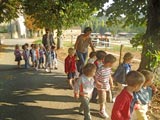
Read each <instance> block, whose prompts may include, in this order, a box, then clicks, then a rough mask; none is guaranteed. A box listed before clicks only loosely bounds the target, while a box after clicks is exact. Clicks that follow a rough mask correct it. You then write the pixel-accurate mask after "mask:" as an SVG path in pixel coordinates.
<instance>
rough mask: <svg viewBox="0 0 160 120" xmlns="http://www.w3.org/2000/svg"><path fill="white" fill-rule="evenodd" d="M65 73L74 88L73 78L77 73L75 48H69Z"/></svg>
mask: <svg viewBox="0 0 160 120" xmlns="http://www.w3.org/2000/svg"><path fill="white" fill-rule="evenodd" d="M65 73H66V74H67V76H68V83H69V85H70V88H71V89H73V80H74V78H75V74H76V57H75V50H74V49H73V48H69V49H68V56H67V57H66V59H65Z"/></svg>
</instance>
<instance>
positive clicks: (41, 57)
mask: <svg viewBox="0 0 160 120" xmlns="http://www.w3.org/2000/svg"><path fill="white" fill-rule="evenodd" d="M44 53H45V51H44V47H43V45H41V44H40V46H39V68H44Z"/></svg>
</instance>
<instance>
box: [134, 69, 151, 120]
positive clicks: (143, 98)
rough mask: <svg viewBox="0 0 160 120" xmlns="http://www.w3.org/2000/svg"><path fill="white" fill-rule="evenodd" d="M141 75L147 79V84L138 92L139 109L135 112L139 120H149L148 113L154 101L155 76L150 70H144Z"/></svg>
mask: <svg viewBox="0 0 160 120" xmlns="http://www.w3.org/2000/svg"><path fill="white" fill-rule="evenodd" d="M141 73H142V74H143V75H144V77H145V83H144V84H143V87H142V88H141V89H140V91H138V92H136V96H137V109H136V110H135V114H136V118H137V120H148V118H147V115H146V113H147V111H148V106H149V104H150V102H151V99H152V88H151V87H150V86H151V85H152V83H153V79H154V74H153V73H152V72H150V71H148V70H143V71H141Z"/></svg>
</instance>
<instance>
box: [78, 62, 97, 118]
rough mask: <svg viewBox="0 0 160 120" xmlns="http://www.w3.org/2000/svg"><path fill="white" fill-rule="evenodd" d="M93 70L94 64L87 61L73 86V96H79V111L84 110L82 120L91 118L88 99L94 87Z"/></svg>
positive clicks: (94, 70) (94, 68) (94, 69)
mask: <svg viewBox="0 0 160 120" xmlns="http://www.w3.org/2000/svg"><path fill="white" fill-rule="evenodd" d="M95 72H96V66H95V65H94V64H91V63H88V64H87V65H85V66H84V68H83V74H82V75H81V76H80V78H79V79H78V80H77V84H76V87H75V88H76V89H75V98H80V102H81V105H80V109H79V111H80V112H82V111H84V120H91V115H90V106H89V101H90V98H91V96H92V92H93V89H94V79H93V76H94V75H95Z"/></svg>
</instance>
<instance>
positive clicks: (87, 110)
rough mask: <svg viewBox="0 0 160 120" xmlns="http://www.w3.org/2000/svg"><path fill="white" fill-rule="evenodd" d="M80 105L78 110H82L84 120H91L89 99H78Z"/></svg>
mask: <svg viewBox="0 0 160 120" xmlns="http://www.w3.org/2000/svg"><path fill="white" fill-rule="evenodd" d="M80 101H81V105H80V109H82V110H84V120H91V114H90V106H89V101H90V100H89V98H87V97H80Z"/></svg>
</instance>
